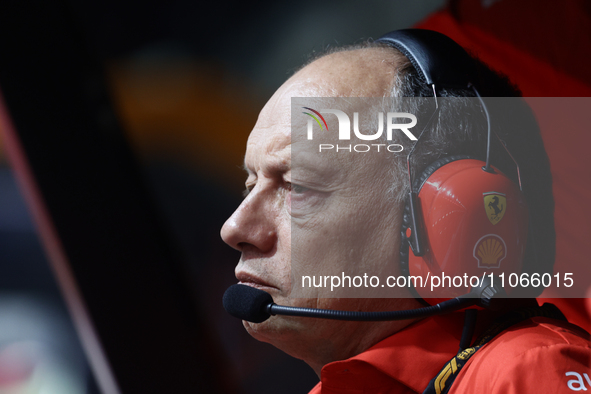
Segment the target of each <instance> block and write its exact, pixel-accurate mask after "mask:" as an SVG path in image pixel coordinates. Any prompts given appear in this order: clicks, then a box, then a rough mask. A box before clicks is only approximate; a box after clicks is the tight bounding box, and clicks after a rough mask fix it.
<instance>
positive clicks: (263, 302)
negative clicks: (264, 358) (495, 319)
mask: <svg viewBox="0 0 591 394" xmlns="http://www.w3.org/2000/svg"><path fill="white" fill-rule="evenodd" d="M482 282H483V283H482V285H481V286H480V287H477V288H475V289H473V290H472V292H470V293H469V294H468V295H465V296H460V297H456V298H452V299H450V300H447V301H443V302H441V303H439V304H436V305H433V306H427V307H424V308H417V309H410V310H402V311H387V312H352V311H337V310H329V309H315V308H298V307H292V306H282V305H277V304H275V303H274V302H273V298H272V297H271V295H270V294H269V293H267V292H265V291H263V290H260V289H256V288H254V287H251V286H247V285H241V284H237V285H232V286H230V287H229V288H228V290H226V292H225V293H224V298H223V304H224V309H226V312H228V313H229V314H230V315H232V316H234V317H237V318H239V319H241V320H246V321H249V322H251V323H262V322H264V321H265V320H267V319H268V318H269V317H271V316H274V315H284V316H299V317H314V318H320V319H333V320H348V321H388V320H406V319H416V318H423V317H427V316H435V315H440V314H443V313H448V312H453V311H456V310H459V309H463V308H467V307H469V306H472V305H476V304H479V305H481V306H484V307H487V308H491V309H497V308H496V307H497V302H496V299H497V298H499V297H501V296H502V294H504V291H503V289H502V288H501V287H496V286H492V283H491V282H490V280H483V281H482ZM498 282H499V281H497V283H498ZM493 298H495V302H493V301H492V300H493Z"/></svg>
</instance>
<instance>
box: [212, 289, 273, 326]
mask: <svg viewBox="0 0 591 394" xmlns="http://www.w3.org/2000/svg"><path fill="white" fill-rule="evenodd" d="M223 303H224V309H225V310H226V312H228V313H229V314H230V315H232V316H234V317H237V318H239V319H242V320H246V321H249V322H251V323H261V322H264V321H265V320H267V319H268V318H269V317H271V315H270V314H269V313H268V312H267V305H269V304H271V303H273V297H271V294H269V293H267V292H265V291H263V290H259V289H255V288H254V287H251V286H246V285H232V286H230V287H229V288H228V290H226V292H225V293H224V299H223Z"/></svg>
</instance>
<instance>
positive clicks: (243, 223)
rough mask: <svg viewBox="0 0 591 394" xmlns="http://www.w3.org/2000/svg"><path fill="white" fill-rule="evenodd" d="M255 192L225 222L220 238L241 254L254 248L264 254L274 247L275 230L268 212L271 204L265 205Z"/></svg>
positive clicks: (261, 197)
mask: <svg viewBox="0 0 591 394" xmlns="http://www.w3.org/2000/svg"><path fill="white" fill-rule="evenodd" d="M255 190H256V188H255ZM255 190H253V191H251V193H250V194H249V195H248V196H247V197H246V198H245V199H244V201H242V204H240V206H239V207H238V208H237V209H236V211H234V213H233V214H232V216H230V218H229V219H228V220H226V223H224V225H223V227H222V231H221V236H222V239H223V240H224V242H225V243H227V244H228V245H230V246H231V247H233V248H234V249H236V250H239V251H241V252H244V251H245V249H250V248H252V247H254V248H255V249H256V250H257V251H258V252H259V253H266V252H269V251H270V250H272V249H273V247H274V245H275V242H276V238H277V228H276V224H275V223H274V222H273V220H272V217H273V216H274V215H273V214H272V212H270V211H269V210H270V209H272V208H271V207H270V205H271V204H270V205H267V204H266V202H265V197H264V196H263V195H262V193H259V192H257V191H255ZM266 207H268V208H266Z"/></svg>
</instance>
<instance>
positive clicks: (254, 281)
mask: <svg viewBox="0 0 591 394" xmlns="http://www.w3.org/2000/svg"><path fill="white" fill-rule="evenodd" d="M236 279H238V280H239V281H240V282H238V283H239V284H241V285H247V286H252V287H255V288H257V289H265V288H267V289H277V288H276V287H275V286H272V285H271V284H269V283H268V282H265V281H264V280H262V279H261V278H259V277H257V276H255V275H251V274H249V273H246V272H238V273H236Z"/></svg>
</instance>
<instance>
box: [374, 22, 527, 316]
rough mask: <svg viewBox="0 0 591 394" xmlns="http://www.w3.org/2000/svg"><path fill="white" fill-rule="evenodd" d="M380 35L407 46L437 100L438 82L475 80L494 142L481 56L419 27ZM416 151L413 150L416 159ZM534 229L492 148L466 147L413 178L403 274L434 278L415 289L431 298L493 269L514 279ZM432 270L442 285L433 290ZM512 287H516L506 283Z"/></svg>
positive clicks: (458, 290)
mask: <svg viewBox="0 0 591 394" xmlns="http://www.w3.org/2000/svg"><path fill="white" fill-rule="evenodd" d="M377 42H383V43H386V44H388V45H390V46H392V47H394V48H396V49H398V50H400V51H401V52H402V53H403V54H404V55H405V56H406V57H407V58H408V59H409V60H410V62H411V63H412V65H413V66H414V68H415V70H416V71H417V73H418V76H419V78H420V79H421V80H422V81H423V82H424V83H425V84H426V85H428V86H429V87H432V89H433V95H434V97H435V102H437V101H436V100H437V97H436V96H437V89H438V88H442V87H443V88H461V89H467V88H472V89H473V90H474V92H475V93H476V95H477V97H478V98H479V99H480V101H481V104H482V106H483V109H484V112H485V113H486V116H487V120H488V122H489V135H488V148H490V144H491V141H490V140H491V137H490V134H491V132H490V117H489V114H488V110H487V108H486V105H485V103H484V101H482V99H481V98H480V95H479V94H478V92H477V91H476V89H475V88H474V87H473V86H472V84H471V82H472V80H473V78H474V77H475V75H476V72H475V68H474V61H473V59H472V58H471V57H470V56H469V55H468V54H467V53H466V52H465V51H464V49H463V48H462V47H461V46H459V45H458V44H456V43H455V42H454V41H453V40H451V39H450V38H449V37H447V36H445V35H443V34H440V33H437V32H434V31H429V30H419V29H410V30H398V31H394V32H391V33H388V34H386V35H385V36H383V37H381V38H379V39H378V40H377ZM433 117H434V116H433ZM433 117H432V118H433ZM420 139H421V137H419V140H420ZM418 142H419V141H417V143H418ZM415 146H416V145H415ZM413 150H414V148H413ZM411 154H412V150H411V153H410V154H409V162H410V155H411ZM409 168H410V166H409ZM409 171H410V169H409ZM409 178H410V176H409ZM411 182H412V181H411ZM527 231H528V209H527V204H526V201H525V198H524V195H523V193H522V192H521V190H520V187H518V186H517V185H516V184H515V183H514V182H513V181H512V180H511V179H509V178H508V177H507V176H505V175H504V174H503V173H501V172H500V171H499V170H498V169H497V168H495V167H493V166H491V165H489V158H488V153H487V161H486V162H483V161H481V160H476V159H473V158H471V157H469V156H463V155H458V156H449V157H444V158H442V159H439V160H437V161H435V162H433V163H431V164H430V165H429V166H428V167H427V168H426V169H425V170H424V171H423V173H422V174H421V175H420V176H419V177H418V178H416V179H415V180H414V182H412V183H411V192H410V193H409V197H408V199H407V202H406V205H405V210H404V217H403V225H402V231H401V246H400V261H401V267H402V274H403V275H406V276H420V277H421V278H422V281H417V282H414V281H413V280H410V281H409V282H410V283H411V285H412V284H413V283H425V282H426V283H427V286H425V287H422V286H416V287H415V288H413V289H412V291H413V292H414V293H415V296H416V297H417V298H421V299H423V300H426V301H427V303H429V304H431V305H434V304H436V303H438V302H441V301H443V300H444V299H449V298H453V297H457V296H460V295H463V294H466V293H468V292H469V291H470V287H469V286H468V287H466V286H465V285H466V283H469V280H470V278H473V277H482V276H483V275H487V276H488V275H489V274H491V273H492V274H493V275H495V276H499V275H502V274H504V276H505V278H506V279H507V278H508V277H509V275H511V274H513V273H515V274H520V273H521V272H522V267H523V260H524V254H525V247H526V239H527ZM410 251H412V253H411V252H410ZM433 276H437V277H438V278H439V281H440V282H439V283H440V286H439V287H436V288H435V289H434V291H431V286H430V284H431V283H432V282H431V281H432V280H433V279H430V278H432V277H433ZM448 277H449V281H447V278H448ZM459 278H461V279H462V281H461V284H460V282H459V280H458V279H459ZM442 279H443V282H444V283H443V284H444V286H441V280H442ZM454 279H455V282H454ZM505 290H506V291H507V292H508V293H509V292H510V288H508V287H507V286H506V287H505Z"/></svg>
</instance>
